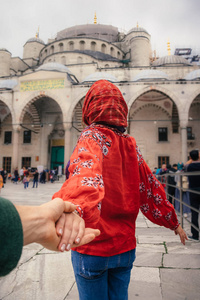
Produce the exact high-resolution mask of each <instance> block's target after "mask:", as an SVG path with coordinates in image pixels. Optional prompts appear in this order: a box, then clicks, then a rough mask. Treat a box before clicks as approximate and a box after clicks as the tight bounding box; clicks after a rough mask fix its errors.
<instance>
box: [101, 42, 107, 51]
mask: <svg viewBox="0 0 200 300" xmlns="http://www.w3.org/2000/svg"><path fill="white" fill-rule="evenodd" d="M101 52H103V53H106V45H105V44H102V45H101Z"/></svg>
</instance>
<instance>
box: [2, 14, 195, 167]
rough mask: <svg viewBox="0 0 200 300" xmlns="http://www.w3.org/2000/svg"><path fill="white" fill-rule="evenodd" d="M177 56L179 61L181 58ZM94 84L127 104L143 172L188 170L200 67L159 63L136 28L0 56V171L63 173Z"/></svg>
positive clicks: (80, 30) (88, 31) (87, 33)
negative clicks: (108, 87) (171, 167)
mask: <svg viewBox="0 0 200 300" xmlns="http://www.w3.org/2000/svg"><path fill="white" fill-rule="evenodd" d="M179 54H180V53H179ZM99 79H107V80H109V81H111V82H113V83H114V84H115V85H116V86H118V88H119V89H120V90H121V92H122V94H123V96H124V99H125V101H126V102H127V105H128V109H129V113H128V128H127V133H129V134H130V135H131V136H134V138H135V139H136V142H137V144H138V146H139V148H140V150H141V152H142V154H143V157H144V159H145V160H146V162H147V163H148V165H149V166H150V167H151V168H152V169H153V168H154V167H158V166H161V164H162V163H167V164H173V163H178V162H180V161H181V162H186V161H187V159H188V153H189V152H190V151H191V150H192V149H200V130H199V128H200V66H199V64H198V63H196V62H195V61H191V60H189V59H186V58H184V57H183V56H181V55H171V53H170V44H168V55H167V56H164V57H160V58H159V57H156V55H155V53H154V52H153V51H152V49H151V36H150V34H149V33H148V32H147V30H146V29H144V28H142V27H140V26H138V25H137V26H136V27H133V28H132V29H130V30H129V31H128V33H126V34H125V33H123V32H120V31H119V30H118V28H117V27H114V26H111V25H102V24H98V23H97V20H96V15H95V18H94V23H93V24H86V25H77V26H73V27H70V28H66V29H64V30H62V31H60V32H58V33H57V35H56V37H55V38H54V39H49V40H48V42H47V43H46V44H45V42H44V41H43V40H42V39H40V38H39V33H37V34H36V37H33V38H30V39H29V40H28V41H27V42H26V43H25V44H24V50H23V58H20V57H12V54H11V53H10V52H9V51H8V50H7V49H0V167H3V168H4V169H6V170H7V172H13V170H14V169H15V168H16V167H18V169H20V168H21V167H22V166H26V167H37V166H40V167H41V168H45V169H52V168H54V167H58V166H62V167H60V169H61V168H62V170H64V167H65V165H66V164H67V162H68V160H69V157H70V155H71V153H72V151H73V148H74V146H75V144H76V141H77V139H78V137H79V135H80V132H81V130H82V123H81V119H82V104H83V101H84V96H85V95H86V93H87V91H88V89H89V88H90V86H91V85H92V84H93V83H94V82H95V81H96V80H99Z"/></svg>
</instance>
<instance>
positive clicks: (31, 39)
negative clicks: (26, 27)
mask: <svg viewBox="0 0 200 300" xmlns="http://www.w3.org/2000/svg"><path fill="white" fill-rule="evenodd" d="M32 42H37V43H40V44H43V45H45V42H44V41H43V40H41V39H39V38H37V37H33V38H30V39H29V40H28V41H27V42H26V43H32Z"/></svg>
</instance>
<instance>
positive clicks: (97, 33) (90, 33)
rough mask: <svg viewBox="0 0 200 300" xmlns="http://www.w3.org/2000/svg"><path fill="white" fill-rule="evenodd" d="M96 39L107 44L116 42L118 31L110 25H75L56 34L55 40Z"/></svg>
mask: <svg viewBox="0 0 200 300" xmlns="http://www.w3.org/2000/svg"><path fill="white" fill-rule="evenodd" d="M74 37H77V38H81V37H82V38H85V37H91V38H97V39H103V40H105V41H108V42H116V41H117V40H118V29H117V27H114V26H111V25H101V24H86V25H76V26H72V27H69V28H66V29H64V30H62V31H60V32H58V33H57V37H56V39H57V40H60V39H65V38H74Z"/></svg>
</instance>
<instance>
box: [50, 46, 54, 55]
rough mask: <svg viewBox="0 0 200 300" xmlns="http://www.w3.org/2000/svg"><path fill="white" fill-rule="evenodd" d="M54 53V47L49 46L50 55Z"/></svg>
mask: <svg viewBox="0 0 200 300" xmlns="http://www.w3.org/2000/svg"><path fill="white" fill-rule="evenodd" d="M53 53H54V46H51V48H50V54H53Z"/></svg>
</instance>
